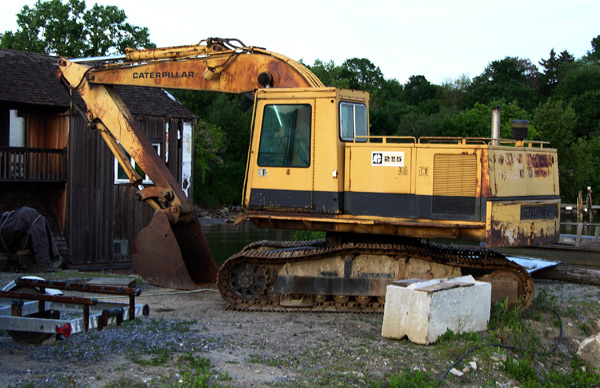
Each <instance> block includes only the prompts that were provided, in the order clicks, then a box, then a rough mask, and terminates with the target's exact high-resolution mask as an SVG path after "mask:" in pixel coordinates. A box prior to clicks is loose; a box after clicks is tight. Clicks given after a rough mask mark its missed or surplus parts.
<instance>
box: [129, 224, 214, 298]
mask: <svg viewBox="0 0 600 388" xmlns="http://www.w3.org/2000/svg"><path fill="white" fill-rule="evenodd" d="M133 268H134V270H135V272H136V273H137V274H139V275H140V276H141V277H142V278H143V279H144V280H146V281H147V282H148V283H150V284H154V285H156V286H159V287H166V288H173V289H178V290H195V289H198V288H202V287H206V286H207V285H210V284H209V283H215V282H216V279H217V273H218V268H217V264H216V263H215V261H214V260H213V257H212V254H211V252H210V248H209V246H208V242H207V241H206V237H205V236H204V232H203V231H202V228H201V226H200V222H198V219H197V218H196V217H194V218H193V220H192V221H191V222H189V223H182V224H174V225H171V224H170V223H169V220H168V218H167V216H166V215H165V214H164V213H162V212H156V213H155V214H154V217H153V218H152V221H151V222H150V224H149V225H148V226H146V227H145V228H144V229H142V230H141V231H140V232H139V233H138V235H137V236H136V237H135V240H134V244H133Z"/></svg>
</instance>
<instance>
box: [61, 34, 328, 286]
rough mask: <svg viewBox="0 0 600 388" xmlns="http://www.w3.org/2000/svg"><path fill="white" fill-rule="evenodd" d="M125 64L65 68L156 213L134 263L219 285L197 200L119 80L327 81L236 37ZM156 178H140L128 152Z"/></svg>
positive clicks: (224, 87)
mask: <svg viewBox="0 0 600 388" xmlns="http://www.w3.org/2000/svg"><path fill="white" fill-rule="evenodd" d="M114 59H116V60H117V61H118V62H116V63H106V62H104V61H105V60H107V58H102V60H103V63H101V64H100V66H95V67H94V66H88V65H85V64H83V63H82V62H95V61H97V60H98V59H97V58H92V59H87V60H86V59H76V60H67V59H65V58H60V59H59V61H58V66H59V70H60V75H61V78H62V79H63V81H64V82H65V84H66V85H67V86H68V87H70V88H71V89H73V90H76V91H77V93H78V94H79V95H80V96H81V98H82V99H83V100H84V101H85V104H86V108H87V111H86V113H85V114H86V116H87V117H86V119H87V120H88V122H89V123H90V125H91V126H93V127H95V128H96V129H97V130H98V132H99V133H100V134H101V136H102V138H103V139H104V140H105V142H106V143H107V144H108V146H109V148H110V149H111V151H112V152H113V153H114V154H115V157H116V158H117V160H118V161H119V164H120V165H121V166H122V167H123V169H124V170H125V172H126V173H127V174H128V176H129V179H130V181H131V184H132V185H134V186H136V187H137V188H138V189H139V191H138V192H137V197H138V199H140V200H142V201H144V202H146V203H147V204H148V205H150V206H151V207H152V208H154V209H155V211H156V213H155V215H154V217H153V219H152V222H151V223H150V224H149V225H148V226H147V227H145V228H144V229H142V230H141V231H140V232H139V233H138V235H137V236H136V238H135V242H134V248H133V264H134V269H135V271H136V272H137V273H138V274H140V275H141V276H142V277H143V278H144V279H146V280H147V281H149V282H151V283H153V284H156V285H159V286H163V287H169V288H176V289H194V288H197V287H199V286H200V285H201V284H203V283H209V282H210V283H214V282H215V281H216V278H217V272H218V268H217V265H216V264H215V262H214V260H213V258H212V255H211V252H210V249H209V247H208V243H207V242H206V238H205V237H204V233H203V232H202V228H201V226H200V224H199V222H198V219H197V216H196V215H195V214H194V210H193V206H192V202H191V201H190V200H189V199H188V198H187V197H186V196H185V194H184V192H183V190H182V189H181V188H180V187H179V184H178V182H177V181H176V179H175V178H174V177H173V175H172V174H171V173H170V171H169V170H168V168H167V167H166V165H165V163H164V162H163V161H162V160H161V158H160V157H159V156H158V154H157V153H156V151H155V150H154V148H153V147H152V144H151V143H150V141H149V140H148V138H147V137H146V136H145V135H144V133H143V132H142V130H141V129H140V127H139V125H138V124H137V122H136V120H135V118H134V117H133V116H132V115H131V113H130V112H129V110H128V109H127V107H126V106H125V103H124V102H123V101H122V100H121V98H120V97H119V95H118V94H117V92H116V91H115V89H114V88H113V86H112V85H136V86H149V87H160V88H173V89H178V88H180V89H187V90H207V91H210V90H212V91H220V92H227V93H253V92H254V91H255V90H256V89H259V88H269V87H283V86H288V87H289V86H294V87H321V86H323V85H322V83H321V82H320V81H319V80H318V78H317V77H315V76H314V75H313V74H312V73H311V72H310V71H309V70H308V69H307V68H306V67H304V66H303V65H302V64H300V63H298V62H296V61H294V60H292V59H290V58H287V57H285V56H282V55H279V54H275V53H271V52H269V51H267V50H265V49H261V48H256V47H246V46H245V45H243V44H242V43H241V42H240V41H238V40H235V39H218V38H209V39H207V40H205V41H202V42H200V43H199V44H197V45H191V46H178V47H169V48H162V49H149V50H133V49H128V50H127V53H126V55H125V56H124V57H117V58H114ZM126 153H127V154H128V155H130V156H131V157H132V158H133V159H134V160H135V162H136V164H137V165H138V166H140V167H141V168H142V170H143V171H144V172H145V173H146V174H147V175H148V176H149V177H150V179H151V180H152V182H153V185H151V186H147V187H143V186H142V185H141V181H142V179H141V177H140V176H139V175H138V174H137V172H136V171H135V170H134V169H133V168H132V167H131V165H130V164H129V160H128V157H127V154H126Z"/></svg>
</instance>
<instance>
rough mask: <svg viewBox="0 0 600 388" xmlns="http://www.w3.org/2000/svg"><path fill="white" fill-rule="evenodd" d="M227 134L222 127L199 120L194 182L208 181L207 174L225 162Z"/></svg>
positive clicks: (195, 129)
mask: <svg viewBox="0 0 600 388" xmlns="http://www.w3.org/2000/svg"><path fill="white" fill-rule="evenodd" d="M225 143H226V135H225V133H224V132H223V130H222V129H221V128H220V127H217V126H216V125H212V124H208V123H207V122H205V121H203V120H199V121H198V124H196V126H195V127H194V146H195V148H194V182H198V183H199V184H204V183H206V174H207V173H208V172H209V171H211V169H212V168H214V167H215V166H219V165H222V164H223V159H222V152H223V149H224V147H225Z"/></svg>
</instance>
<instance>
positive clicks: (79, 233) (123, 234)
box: [67, 116, 181, 267]
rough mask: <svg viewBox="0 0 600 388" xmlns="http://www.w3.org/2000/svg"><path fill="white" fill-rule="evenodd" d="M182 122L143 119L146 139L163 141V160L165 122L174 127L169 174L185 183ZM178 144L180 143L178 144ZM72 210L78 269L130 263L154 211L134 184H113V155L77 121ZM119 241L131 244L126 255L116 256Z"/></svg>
mask: <svg viewBox="0 0 600 388" xmlns="http://www.w3.org/2000/svg"><path fill="white" fill-rule="evenodd" d="M179 121H180V120H179V119H167V118H163V117H150V116H143V117H141V118H139V121H138V122H139V123H140V124H141V126H142V129H143V130H144V132H145V133H146V136H147V137H148V138H149V139H151V140H153V141H155V140H158V141H160V144H161V147H160V148H161V156H162V158H163V160H164V156H165V152H164V150H165V145H166V137H167V136H166V133H165V128H166V123H167V122H169V126H168V127H169V163H168V166H169V169H170V170H171V172H172V173H173V174H174V175H175V177H176V179H177V180H178V181H179V180H180V174H179V171H180V164H181V157H180V156H179V155H180V154H181V152H180V151H179V150H178V148H177V141H176V140H177V129H178V126H179V125H180V124H179ZM173 139H175V141H174V140H173ZM68 191H69V201H68V203H69V210H68V214H69V216H68V225H69V227H68V234H67V240H68V241H69V245H70V247H71V258H72V263H73V264H74V265H76V266H77V265H80V266H88V267H103V266H104V267H115V266H119V265H127V264H130V263H131V249H132V246H133V239H134V237H135V235H136V234H137V232H138V231H139V230H140V229H141V228H143V227H144V226H146V225H147V224H148V223H149V222H150V220H151V219H152V216H153V214H154V211H153V210H152V209H151V208H150V207H149V206H148V205H146V204H144V203H143V202H140V201H138V200H137V199H135V192H136V190H135V189H134V188H133V187H132V186H131V185H129V184H114V156H113V155H112V153H111V152H110V150H109V148H108V146H106V144H105V143H104V141H103V140H102V139H101V137H100V135H99V134H97V133H94V132H92V131H90V130H89V129H88V128H87V126H86V124H85V123H84V122H83V120H82V119H81V117H80V116H73V118H72V119H71V129H70V134H69V188H68ZM115 241H127V254H126V255H120V254H115V253H114V242H115Z"/></svg>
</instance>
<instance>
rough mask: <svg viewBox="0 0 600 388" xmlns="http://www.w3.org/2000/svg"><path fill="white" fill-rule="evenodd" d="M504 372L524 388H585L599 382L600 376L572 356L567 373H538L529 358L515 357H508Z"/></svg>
mask: <svg viewBox="0 0 600 388" xmlns="http://www.w3.org/2000/svg"><path fill="white" fill-rule="evenodd" d="M504 369H505V370H506V373H507V374H508V375H509V376H510V377H512V378H513V379H516V380H518V381H520V382H521V384H520V385H519V386H521V387H524V388H546V387H547V388H550V387H558V388H560V387H570V388H587V387H594V386H598V384H600V378H599V377H598V375H596V374H595V373H594V372H592V371H588V370H587V368H586V365H585V364H584V363H583V362H582V361H581V360H579V359H578V358H577V357H574V358H573V359H572V360H571V364H570V369H569V371H568V373H566V374H565V373H561V372H559V371H551V372H550V373H547V374H540V373H539V371H537V370H536V369H535V368H534V365H533V363H532V361H531V360H530V359H516V358H512V357H509V358H508V359H507V360H506V362H505V363H504Z"/></svg>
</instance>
